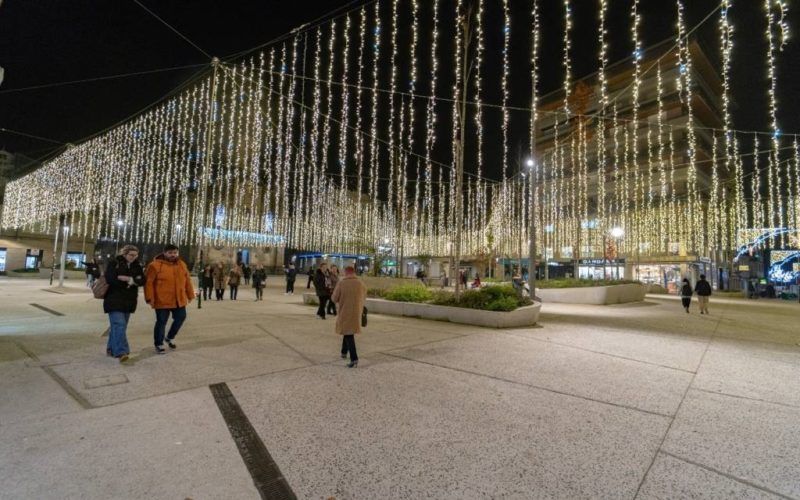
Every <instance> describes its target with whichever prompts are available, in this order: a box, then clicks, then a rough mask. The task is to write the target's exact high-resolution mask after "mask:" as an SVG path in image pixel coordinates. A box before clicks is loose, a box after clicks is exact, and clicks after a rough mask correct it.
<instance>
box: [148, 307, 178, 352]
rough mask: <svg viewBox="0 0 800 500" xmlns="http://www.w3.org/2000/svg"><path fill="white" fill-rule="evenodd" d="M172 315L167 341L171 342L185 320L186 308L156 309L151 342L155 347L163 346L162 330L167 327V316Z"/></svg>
mask: <svg viewBox="0 0 800 500" xmlns="http://www.w3.org/2000/svg"><path fill="white" fill-rule="evenodd" d="M170 313H172V326H170V327H169V332H168V333H167V340H172V339H174V338H175V335H177V334H178V330H180V329H181V325H183V322H184V321H185V320H186V308H185V307H177V308H175V309H156V326H155V328H153V340H154V341H155V344H156V347H158V346H161V345H162V344H164V329H165V328H166V327H167V321H168V320H169V315H170Z"/></svg>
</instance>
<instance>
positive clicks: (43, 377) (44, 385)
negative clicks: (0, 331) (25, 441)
mask: <svg viewBox="0 0 800 500" xmlns="http://www.w3.org/2000/svg"><path fill="white" fill-rule="evenodd" d="M0 380H2V383H0V388H1V390H0V426H4V425H8V424H11V423H15V422H25V421H28V420H36V419H40V418H42V417H44V416H48V415H55V414H61V413H74V412H78V411H80V410H81V406H80V405H79V404H78V403H77V402H76V401H75V400H74V399H72V398H71V397H70V396H69V394H67V393H66V392H64V389H62V388H61V386H59V385H58V383H57V382H56V381H55V380H53V379H52V377H50V376H49V375H48V374H47V373H46V372H45V371H44V370H43V369H42V368H40V367H39V366H36V365H35V363H29V362H28V360H17V361H8V362H5V363H0Z"/></svg>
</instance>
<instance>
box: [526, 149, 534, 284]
mask: <svg viewBox="0 0 800 500" xmlns="http://www.w3.org/2000/svg"><path fill="white" fill-rule="evenodd" d="M527 165H528V169H529V170H530V173H529V175H528V196H529V197H530V198H529V203H528V206H529V207H530V208H529V209H528V218H529V219H530V221H529V222H530V231H529V232H530V235H529V236H530V238H528V276H529V278H528V283H529V286H530V289H531V300H536V217H534V206H535V205H534V202H535V201H536V192H535V189H536V185H535V183H534V179H533V168H534V167H535V166H536V162H534V161H533V158H529V159H528V162H527Z"/></svg>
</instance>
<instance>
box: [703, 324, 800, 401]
mask: <svg viewBox="0 0 800 500" xmlns="http://www.w3.org/2000/svg"><path fill="white" fill-rule="evenodd" d="M740 344H742V342H739V341H730V340H715V342H714V343H713V344H712V347H711V348H710V349H709V351H708V353H707V354H706V358H705V360H704V362H703V366H702V368H701V369H700V371H698V373H697V378H696V379H695V382H694V385H693V387H695V388H697V389H703V390H706V391H711V392H719V393H724V394H729V395H733V396H741V397H745V398H752V399H759V400H763V401H768V402H772V403H779V404H786V405H791V406H795V407H797V408H800V390H798V389H800V387H798V381H800V348H792V347H788V346H786V347H784V348H783V349H780V347H778V346H776V349H766V348H758V347H756V346H752V345H748V346H747V347H749V349H748V348H745V346H742V345H740ZM747 344H752V343H750V342H748V343H747ZM773 345H774V344H773Z"/></svg>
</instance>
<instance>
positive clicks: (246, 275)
mask: <svg viewBox="0 0 800 500" xmlns="http://www.w3.org/2000/svg"><path fill="white" fill-rule="evenodd" d="M241 269H242V277H244V284H245V285H249V284H250V276H251V275H252V274H253V270H252V269H250V266H249V265H247V264H241Z"/></svg>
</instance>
